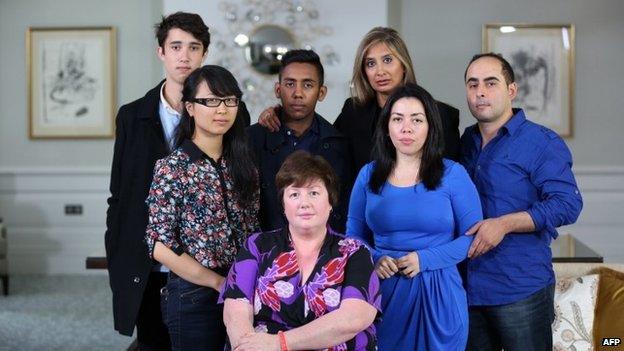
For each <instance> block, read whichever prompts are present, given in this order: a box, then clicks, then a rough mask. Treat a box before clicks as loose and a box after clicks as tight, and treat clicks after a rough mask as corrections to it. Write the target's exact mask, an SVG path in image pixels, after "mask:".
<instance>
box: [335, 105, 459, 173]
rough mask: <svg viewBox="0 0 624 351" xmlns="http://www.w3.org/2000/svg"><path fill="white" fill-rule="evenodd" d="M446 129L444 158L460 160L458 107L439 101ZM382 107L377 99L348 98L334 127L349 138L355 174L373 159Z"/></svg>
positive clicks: (439, 108)
mask: <svg viewBox="0 0 624 351" xmlns="http://www.w3.org/2000/svg"><path fill="white" fill-rule="evenodd" d="M437 104H438V110H439V111H440V117H441V119H442V130H443V131H444V157H446V158H449V159H451V160H453V161H458V160H459V110H458V109H456V108H454V107H452V106H450V105H447V104H445V103H443V102H440V101H437ZM380 113H381V107H379V105H377V102H376V101H375V100H373V101H371V102H370V103H368V104H365V105H358V104H356V103H355V102H354V101H353V99H352V98H348V99H347V100H345V103H344V106H343V107H342V111H341V112H340V115H338V118H336V121H335V122H334V127H336V129H338V131H340V132H341V133H342V134H343V135H344V136H346V137H347V139H348V140H349V147H350V149H351V155H352V157H353V162H354V165H353V166H354V170H355V172H356V174H357V173H358V172H359V170H360V169H361V168H362V166H364V165H365V164H367V163H368V162H370V160H371V151H372V149H373V135H374V133H375V126H376V125H377V120H378V118H379V114H380Z"/></svg>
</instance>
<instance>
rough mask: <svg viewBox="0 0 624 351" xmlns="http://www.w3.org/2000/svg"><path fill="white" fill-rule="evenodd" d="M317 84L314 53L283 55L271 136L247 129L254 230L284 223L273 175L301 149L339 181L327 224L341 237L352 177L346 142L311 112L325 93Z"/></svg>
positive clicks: (261, 130) (320, 76) (256, 128)
mask: <svg viewBox="0 0 624 351" xmlns="http://www.w3.org/2000/svg"><path fill="white" fill-rule="evenodd" d="M323 83H324V70H323V65H322V64H321V61H320V59H319V56H318V55H317V54H316V53H315V52H314V51H311V50H291V51H289V52H287V53H286V54H285V55H284V57H283V58H282V66H281V68H280V71H279V80H278V82H277V83H275V96H276V97H277V98H278V99H280V101H281V105H282V106H283V107H282V108H281V109H280V114H279V118H280V122H281V126H280V128H279V130H277V131H275V132H271V131H269V130H268V129H266V128H264V127H262V126H261V125H259V124H257V123H256V124H254V125H253V126H251V127H250V128H249V129H248V134H249V138H250V140H249V142H250V143H251V147H252V150H253V152H254V154H255V157H256V161H257V166H258V170H259V172H260V183H261V184H260V185H261V189H260V226H261V227H262V229H263V230H265V231H266V230H272V229H277V228H281V227H283V226H284V224H285V221H284V217H283V213H282V210H281V205H280V203H281V200H279V199H278V198H277V190H276V188H275V175H276V174H277V171H278V170H279V168H280V166H281V164H282V162H283V161H284V159H285V158H286V157H287V156H288V155H290V154H291V153H293V152H294V151H296V150H306V151H308V152H310V153H312V154H314V155H321V156H323V157H324V158H325V159H326V160H327V161H328V162H329V163H330V164H331V165H332V167H333V168H334V171H335V172H336V174H337V175H338V177H339V179H340V187H341V188H340V189H341V190H340V200H339V203H338V206H336V207H335V208H334V209H333V211H332V215H331V217H330V219H329V223H330V225H331V227H332V228H333V229H334V230H337V231H339V232H344V229H345V222H346V213H347V205H348V202H349V195H350V192H351V186H352V182H353V176H354V175H353V170H352V169H351V155H350V151H349V146H348V144H347V140H346V139H345V138H344V136H343V135H342V134H340V133H339V132H338V131H337V130H336V129H335V128H334V127H333V126H332V125H331V124H330V123H329V122H327V121H326V120H325V119H324V118H323V117H321V116H320V115H319V114H317V113H316V112H315V108H316V103H317V102H319V101H323V99H324V98H325V95H326V94H327V87H325V85H323Z"/></svg>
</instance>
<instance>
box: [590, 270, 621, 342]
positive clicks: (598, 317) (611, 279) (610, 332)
mask: <svg viewBox="0 0 624 351" xmlns="http://www.w3.org/2000/svg"><path fill="white" fill-rule="evenodd" d="M598 271H599V273H600V282H599V283H598V296H597V299H596V314H595V317H594V333H593V334H594V345H596V348H595V349H596V350H603V349H605V350H606V349H608V350H613V351H615V350H624V345H623V344H622V342H624V340H622V339H623V338H624V273H622V272H618V271H614V270H612V269H609V268H600V269H599V270H598ZM613 338H620V340H621V342H620V344H619V345H617V346H615V345H611V346H609V347H607V346H602V345H603V341H604V340H609V339H613ZM607 342H608V341H607Z"/></svg>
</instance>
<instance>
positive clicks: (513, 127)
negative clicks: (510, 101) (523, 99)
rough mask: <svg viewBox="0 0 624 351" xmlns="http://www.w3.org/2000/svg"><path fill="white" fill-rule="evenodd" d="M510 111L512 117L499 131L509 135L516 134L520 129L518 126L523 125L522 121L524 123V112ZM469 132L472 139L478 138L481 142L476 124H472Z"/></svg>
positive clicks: (518, 110)
mask: <svg viewBox="0 0 624 351" xmlns="http://www.w3.org/2000/svg"><path fill="white" fill-rule="evenodd" d="M512 111H513V115H512V116H511V118H510V119H509V121H507V123H505V124H504V125H503V126H502V127H501V129H500V130H504V131H506V132H507V134H509V135H514V134H516V133H517V131H518V129H520V126H521V125H522V124H523V123H524V121H526V116H525V115H524V111H523V110H522V109H521V108H514V109H512ZM500 130H499V133H500ZM470 131H471V133H472V135H473V137H478V138H479V140H481V132H480V131H479V124H478V123H475V124H473V125H472V127H471V129H470Z"/></svg>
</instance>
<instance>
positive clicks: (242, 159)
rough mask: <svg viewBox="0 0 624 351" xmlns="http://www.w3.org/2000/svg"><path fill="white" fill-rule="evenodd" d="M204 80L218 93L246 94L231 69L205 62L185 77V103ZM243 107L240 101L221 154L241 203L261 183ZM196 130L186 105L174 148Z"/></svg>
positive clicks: (228, 94)
mask: <svg viewBox="0 0 624 351" xmlns="http://www.w3.org/2000/svg"><path fill="white" fill-rule="evenodd" d="M202 82H206V84H208V88H209V89H210V91H211V92H212V93H213V94H215V95H216V96H219V97H225V96H232V95H234V96H236V97H237V98H239V99H240V98H241V97H242V96H243V92H242V91H241V90H240V88H239V87H238V83H237V82H236V79H235V78H234V76H233V75H232V73H230V71H228V70H227V69H225V68H223V67H221V66H215V65H206V66H203V67H201V68H198V69H196V70H195V71H194V72H193V73H191V74H190V75H189V76H188V78H186V80H185V81H184V88H183V89H182V101H183V102H186V101H189V100H190V99H192V98H195V97H196V96H195V95H196V94H197V90H198V87H199V85H200V84H201V83H202ZM244 110H245V109H243V108H241V104H240V103H239V105H238V112H237V113H236V118H235V120H234V124H233V125H232V127H231V128H230V129H229V130H228V131H227V132H226V133H225V135H223V155H222V157H223V158H224V159H225V160H226V161H227V164H228V171H229V172H230V175H231V176H232V180H233V182H234V188H235V189H237V190H238V194H239V196H240V199H241V201H242V202H246V201H250V200H251V199H252V198H253V195H254V191H255V189H256V188H257V186H258V184H257V178H258V177H257V172H256V169H255V167H254V163H253V159H252V157H251V152H250V150H249V146H248V144H247V140H246V138H245V122H244V120H245V116H244V115H243V114H244V113H245V111H244ZM194 132H195V120H194V119H193V118H192V117H191V116H190V115H189V113H188V111H187V110H186V108H184V109H183V111H182V116H181V117H180V124H178V128H177V129H176V140H175V147H176V148H178V147H179V146H180V145H182V143H183V142H184V141H185V140H191V139H192V137H193V133H194Z"/></svg>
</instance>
